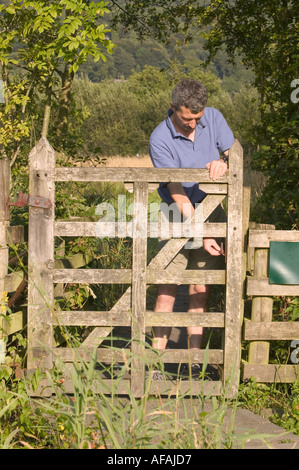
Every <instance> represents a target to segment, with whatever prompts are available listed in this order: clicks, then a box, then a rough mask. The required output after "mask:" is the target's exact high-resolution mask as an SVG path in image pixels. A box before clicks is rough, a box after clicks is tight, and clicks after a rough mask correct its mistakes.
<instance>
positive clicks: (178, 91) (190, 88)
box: [172, 78, 208, 114]
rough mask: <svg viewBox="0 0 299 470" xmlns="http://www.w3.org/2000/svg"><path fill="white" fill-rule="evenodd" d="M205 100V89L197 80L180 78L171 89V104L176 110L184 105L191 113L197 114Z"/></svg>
mask: <svg viewBox="0 0 299 470" xmlns="http://www.w3.org/2000/svg"><path fill="white" fill-rule="evenodd" d="M207 102H208V92H207V89H206V87H205V86H204V85H203V83H201V82H200V81H198V80H192V79H189V78H186V79H184V80H181V81H180V82H179V83H178V84H177V85H176V86H175V87H174V89H173V91H172V104H173V106H174V108H175V109H176V110H177V111H178V110H179V109H180V107H181V106H185V107H186V108H188V109H190V111H191V112H192V113H193V114H197V113H200V111H202V110H203V109H204V108H205V106H206V105H207Z"/></svg>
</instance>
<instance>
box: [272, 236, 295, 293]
mask: <svg viewBox="0 0 299 470" xmlns="http://www.w3.org/2000/svg"><path fill="white" fill-rule="evenodd" d="M269 269H270V274H269V280H270V284H298V285H299V243H298V242H270V266H269ZM298 291H299V289H298Z"/></svg>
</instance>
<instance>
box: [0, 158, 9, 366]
mask: <svg viewBox="0 0 299 470" xmlns="http://www.w3.org/2000/svg"><path fill="white" fill-rule="evenodd" d="M9 188H10V161H9V160H8V158H3V159H1V160H0V297H1V296H2V295H3V294H4V291H5V277H6V275H7V269H8V246H7V229H8V225H9V207H8V199H9ZM0 315H1V316H0V364H4V363H5V342H6V338H5V333H4V329H3V326H4V322H3V319H4V315H5V312H2V311H1V312H0Z"/></svg>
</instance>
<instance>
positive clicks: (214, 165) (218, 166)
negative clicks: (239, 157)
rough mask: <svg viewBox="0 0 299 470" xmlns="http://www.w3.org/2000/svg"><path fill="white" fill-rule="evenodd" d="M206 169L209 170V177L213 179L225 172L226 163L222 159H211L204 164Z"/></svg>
mask: <svg viewBox="0 0 299 470" xmlns="http://www.w3.org/2000/svg"><path fill="white" fill-rule="evenodd" d="M206 168H207V170H210V178H211V179H212V180H213V181H215V180H217V179H219V178H221V176H223V175H224V174H225V173H226V170H227V163H225V161H223V160H213V161H211V162H209V163H208V164H207V165H206Z"/></svg>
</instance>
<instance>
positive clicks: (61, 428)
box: [0, 351, 267, 449]
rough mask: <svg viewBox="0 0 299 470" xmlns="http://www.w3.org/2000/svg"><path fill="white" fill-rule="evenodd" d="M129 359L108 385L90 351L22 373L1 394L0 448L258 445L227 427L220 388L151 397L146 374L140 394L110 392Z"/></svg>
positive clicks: (228, 411)
mask: <svg viewBox="0 0 299 470" xmlns="http://www.w3.org/2000/svg"><path fill="white" fill-rule="evenodd" d="M131 359H132V358H131ZM130 364H131V361H130V360H128V361H127V362H126V363H125V364H124V365H123V366H122V368H121V369H120V371H119V374H118V376H117V377H116V378H115V380H114V381H113V382H112V386H111V387H110V389H108V388H107V386H106V385H105V382H104V380H103V378H102V374H101V371H100V370H99V364H98V362H97V358H96V351H94V353H93V354H92V356H91V358H90V361H89V362H88V363H87V362H85V361H83V360H82V359H81V358H80V355H77V356H76V358H75V361H74V364H73V365H72V367H70V366H67V365H65V364H62V363H61V362H60V361H59V360H58V361H57V362H56V364H55V367H53V369H52V370H51V371H46V372H45V373H42V372H40V371H38V370H36V371H35V373H34V377H32V378H31V379H28V378H25V377H24V378H23V379H22V380H21V381H19V382H18V384H15V386H14V387H11V389H10V390H7V392H6V393H7V397H8V400H7V401H8V403H7V404H6V406H4V407H3V408H2V410H1V412H0V422H1V424H2V426H1V432H0V448H24V447H29V448H51V449H53V448H56V449H65V448H74V449H84V448H102V449H232V448H242V447H244V445H245V443H246V441H247V440H248V439H251V438H253V437H254V438H255V439H260V441H261V445H262V443H263V442H265V439H266V438H267V436H263V435H253V434H252V433H251V432H250V431H249V430H248V431H245V432H244V433H237V432H235V429H234V421H235V414H236V410H237V407H238V402H237V401H236V400H234V401H232V400H229V399H226V398H225V390H224V394H223V396H222V397H218V398H216V397H212V398H211V397H210V396H204V395H202V394H200V395H198V396H195V397H192V396H188V393H187V394H179V392H176V394H175V395H168V396H161V395H160V394H157V395H156V396H154V397H153V396H152V395H150V394H149V388H150V385H151V382H150V381H151V379H150V378H149V379H148V380H149V381H148V383H147V384H146V386H145V393H144V395H143V396H142V397H141V398H135V397H134V396H133V394H132V393H131V391H130V389H129V388H128V391H127V395H125V396H124V395H118V393H117V387H118V385H119V383H120V382H121V381H122V380H123V378H124V375H125V374H127V373H128V372H130ZM108 369H109V367H108ZM45 379H46V382H47V383H45ZM178 380H179V379H178ZM69 383H71V386H72V392H70V390H69V388H68V386H69ZM48 387H51V391H52V395H51V396H50V397H49V396H48V397H44V398H36V397H35V398H34V396H33V395H34V390H38V389H39V391H40V393H43V391H44V392H47V390H48ZM190 387H191V384H190ZM177 390H178V389H177ZM2 394H3V388H2ZM2 401H3V400H2Z"/></svg>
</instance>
